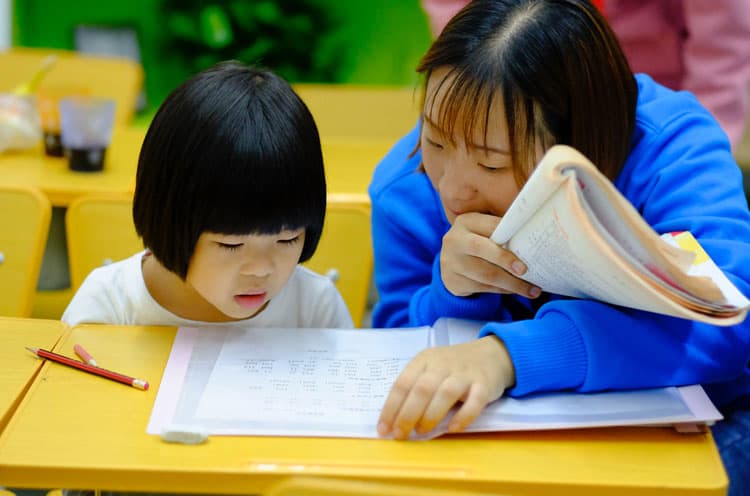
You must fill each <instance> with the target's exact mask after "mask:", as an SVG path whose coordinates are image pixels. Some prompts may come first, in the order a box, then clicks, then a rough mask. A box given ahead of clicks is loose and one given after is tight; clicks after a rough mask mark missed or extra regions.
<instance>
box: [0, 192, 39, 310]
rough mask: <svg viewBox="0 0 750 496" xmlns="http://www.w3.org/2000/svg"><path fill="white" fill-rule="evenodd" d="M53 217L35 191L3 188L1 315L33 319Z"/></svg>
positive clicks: (0, 204)
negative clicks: (34, 302)
mask: <svg viewBox="0 0 750 496" xmlns="http://www.w3.org/2000/svg"><path fill="white" fill-rule="evenodd" d="M51 215H52V207H51V206H50V203H49V200H47V198H46V197H45V196H44V195H43V194H42V193H41V192H40V191H39V190H37V189H36V188H33V187H30V186H17V187H16V186H0V294H1V295H2V298H0V315H4V316H10V317H29V316H30V315H31V308H32V304H33V300H34V294H35V292H36V285H37V281H38V279H39V270H40V269H41V267H42V258H43V256H44V246H45V243H46V242H47V233H48V231H49V223H50V217H51Z"/></svg>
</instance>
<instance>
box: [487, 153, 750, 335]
mask: <svg viewBox="0 0 750 496" xmlns="http://www.w3.org/2000/svg"><path fill="white" fill-rule="evenodd" d="M550 191H551V193H550ZM529 194H539V195H540V196H541V197H542V198H544V199H545V200H544V202H542V203H539V202H535V201H533V202H532V201H528V199H527V198H526V197H527V196H528V195H529ZM530 205H533V206H534V207H535V208H536V211H533V212H532V211H530V209H529V208H528V207H529V206H530ZM515 207H518V208H515ZM491 238H492V239H493V241H495V242H497V243H501V244H502V246H503V247H504V248H506V249H508V250H510V251H511V252H513V253H514V254H516V256H518V257H519V258H520V259H521V260H522V261H523V262H524V263H525V264H526V266H527V268H528V271H527V273H526V274H524V276H523V279H525V280H527V281H529V282H532V283H534V284H536V285H538V286H539V287H541V288H542V289H543V290H544V291H547V292H550V293H555V294H561V295H566V296H571V297H577V298H589V299H594V300H600V301H604V302H607V303H611V304H615V305H621V306H625V307H630V308H637V309H641V310H647V311H651V312H656V313H662V314H667V315H673V316H677V317H682V318H689V319H694V320H700V321H703V322H709V323H712V324H716V325H731V324H734V323H737V322H741V321H742V320H743V319H744V317H745V315H746V312H747V308H748V306H749V304H750V302H748V300H747V299H745V298H734V296H736V293H737V292H736V290H735V292H734V293H732V292H731V291H724V288H725V287H726V285H725V284H723V283H719V284H717V283H714V282H713V281H712V279H715V280H717V281H718V279H720V278H713V277H712V278H709V277H703V274H698V273H697V272H695V271H691V262H692V260H693V259H694V255H693V254H692V253H690V252H688V251H685V250H681V249H679V248H677V247H674V246H670V245H669V244H668V243H666V242H665V241H663V240H661V239H660V238H659V236H658V235H657V234H656V233H655V232H654V231H653V229H652V228H651V227H650V226H648V224H646V222H645V221H644V220H643V219H642V218H641V217H640V215H639V214H638V212H637V211H635V209H634V208H633V207H632V205H630V204H629V203H628V202H627V200H626V199H624V197H622V195H620V193H619V192H617V190H616V189H615V188H614V186H613V185H612V184H611V183H610V182H609V181H608V180H607V179H606V178H605V177H604V176H603V175H601V173H599V172H598V171H597V170H596V169H595V167H594V166H593V165H592V164H591V163H590V162H588V160H586V158H585V157H583V155H581V154H580V153H578V152H576V151H575V150H573V149H572V148H570V147H564V146H557V147H553V148H552V149H550V151H549V152H548V153H547V154H546V155H545V157H544V158H543V160H542V161H541V162H540V164H539V166H537V168H536V170H535V171H534V173H533V174H532V176H531V178H530V179H529V181H528V182H527V183H526V185H524V188H523V189H522V190H521V192H520V193H519V195H518V197H517V198H516V200H515V201H514V202H513V204H512V205H511V207H510V208H509V209H508V212H507V213H506V215H505V216H504V217H503V219H502V220H501V221H500V223H499V224H498V226H497V228H496V229H495V232H494V233H493V234H492V236H491ZM503 240H505V241H503ZM723 280H724V281H725V282H727V283H728V280H726V278H725V277H724V278H723ZM730 285H731V283H730ZM731 303H740V304H742V306H733V305H732V304H731Z"/></svg>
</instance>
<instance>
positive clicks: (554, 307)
mask: <svg viewBox="0 0 750 496" xmlns="http://www.w3.org/2000/svg"><path fill="white" fill-rule="evenodd" d="M418 72H420V73H422V74H424V75H425V77H426V86H425V98H424V109H423V114H422V119H421V121H420V123H419V125H418V126H417V127H416V129H414V130H413V131H412V132H411V133H410V134H409V135H407V136H406V137H405V138H403V139H402V140H401V141H400V142H399V143H398V144H397V145H396V146H395V147H394V148H393V149H392V150H391V152H389V154H388V155H387V156H386V157H385V158H384V160H383V161H382V162H381V163H380V164H379V165H378V168H377V169H376V171H375V174H374V177H373V180H372V183H371V185H370V190H369V191H370V195H371V198H372V223H373V227H372V229H373V239H374V249H375V267H376V269H375V279H376V283H377V289H378V292H379V297H380V300H379V302H378V304H377V306H376V307H375V309H374V314H373V322H374V325H375V326H377V327H397V326H414V325H425V324H432V323H433V322H434V321H435V320H436V319H437V318H439V317H459V318H467V319H475V320H481V321H489V323H487V324H486V325H485V326H484V327H483V329H482V331H481V333H480V336H479V338H478V339H477V340H475V341H473V342H470V343H466V344H461V345H454V346H447V347H443V348H433V349H429V350H427V351H425V352H423V353H421V354H420V355H418V356H417V357H416V358H415V359H414V360H413V361H412V362H411V363H410V364H409V365H408V366H407V367H406V368H405V369H404V371H403V373H402V374H401V376H400V377H399V379H398V380H397V382H396V384H395V385H394V386H393V388H392V390H391V392H390V394H389V396H388V398H387V399H386V402H385V405H384V407H383V410H382V413H381V417H380V422H379V426H378V429H379V432H380V433H381V435H384V436H385V435H391V436H394V437H395V438H398V439H402V438H406V437H407V436H408V435H409V434H410V433H411V432H412V430H413V429H415V430H416V431H417V432H419V433H422V432H426V431H429V430H430V429H432V428H433V427H434V426H435V425H436V424H437V423H438V422H439V421H441V420H442V419H443V418H444V417H445V416H446V415H448V412H449V409H450V408H451V407H453V406H454V405H456V404H459V403H462V404H461V405H460V408H459V409H458V411H457V413H456V414H455V415H454V416H453V417H452V418H451V420H450V423H449V428H450V430H452V431H460V430H462V429H464V428H465V427H466V426H467V425H469V424H470V423H471V422H472V421H473V420H474V419H475V418H476V416H477V415H478V414H479V413H480V412H481V411H482V409H483V408H484V406H485V405H486V404H487V403H488V402H490V401H493V400H495V399H497V398H498V397H500V396H501V395H503V394H504V393H506V392H507V393H508V394H509V395H511V396H524V395H528V394H531V393H539V392H544V391H555V390H574V391H580V392H589V391H603V390H608V389H629V388H648V387H660V386H671V385H683V384H695V383H697V384H703V385H704V386H705V388H706V390H707V391H708V393H709V395H710V396H711V398H712V400H713V401H714V402H715V403H716V404H717V405H719V406H720V407H724V413H725V415H726V416H727V421H725V422H723V423H721V424H719V426H718V427H717V428H716V429H715V431H714V432H715V434H716V435H717V439H718V440H719V443H721V442H722V438H723V435H722V434H721V432H722V429H723V428H724V426H732V412H733V411H734V410H735V409H737V408H738V405H742V404H743V403H744V402H747V400H748V399H750V373H749V371H748V368H747V365H748V360H749V359H750V322H745V323H743V324H741V325H736V326H734V327H729V328H718V327H714V326H711V325H706V324H701V323H697V322H692V321H689V320H684V319H678V318H674V317H668V316H664V315H657V314H653V313H649V312H644V311H639V310H633V309H629V308H622V307H617V306H613V305H608V304H605V303H601V302H598V301H592V300H581V299H570V298H564V297H560V296H557V295H550V294H544V293H541V291H540V289H541V288H537V287H534V286H532V285H530V284H528V283H526V282H524V281H523V280H521V279H520V278H519V277H518V276H521V275H523V273H524V271H525V270H526V268H525V267H524V265H523V263H522V262H521V261H520V260H519V259H517V258H516V257H515V256H514V255H513V254H512V253H510V252H508V251H506V250H504V249H502V248H501V247H500V246H498V245H496V244H495V243H493V242H492V241H491V240H490V239H489V236H490V235H491V233H492V231H493V230H494V228H495V226H496V225H497V223H498V221H499V220H500V218H501V217H502V216H503V215H504V213H505V212H506V210H507V209H508V207H509V205H510V204H511V203H512V201H513V199H514V198H515V196H516V195H517V193H518V191H519V190H520V188H521V186H522V185H523V183H524V181H525V180H526V179H527V178H528V176H529V174H530V173H531V171H532V169H533V167H534V165H535V164H536V163H537V161H538V160H539V159H540V158H541V157H542V155H543V154H544V152H545V151H546V150H547V149H548V148H550V147H551V146H552V145H554V144H558V143H559V144H566V145H570V146H572V147H574V148H576V149H578V150H579V151H581V152H582V153H583V154H584V155H586V156H587V157H588V158H589V159H591V160H592V162H593V163H595V164H597V165H598V167H599V168H600V170H601V171H602V172H603V173H604V174H606V175H607V176H608V177H609V178H610V179H611V180H612V181H613V182H614V184H615V185H616V187H617V188H618V189H619V190H620V192H621V193H622V194H623V195H624V196H625V197H627V198H628V199H629V200H630V202H631V203H632V204H633V205H634V206H635V207H636V208H637V209H638V211H639V212H640V213H641V215H642V216H643V217H644V218H645V219H646V221H647V222H649V224H650V225H651V226H652V227H653V228H654V229H655V230H656V231H657V232H658V233H664V232H669V231H681V230H686V231H690V232H692V234H693V235H694V236H695V237H696V238H697V239H698V240H699V242H700V243H701V244H702V245H703V247H704V248H705V249H706V251H707V252H708V253H709V255H710V256H711V257H712V258H713V260H714V261H715V262H716V263H717V264H718V266H719V267H721V269H722V270H723V271H724V272H725V273H726V275H727V276H728V277H729V278H730V279H731V280H732V282H733V283H734V284H735V285H736V286H737V287H738V288H739V289H740V291H742V292H743V293H744V294H750V214H749V213H748V208H747V202H746V200H745V196H744V194H743V191H742V180H741V174H740V171H739V169H738V167H737V164H736V163H735V161H734V160H733V158H732V155H731V152H730V146H729V141H728V139H727V136H726V134H725V133H724V132H723V131H722V130H721V128H720V127H719V125H718V124H717V122H716V121H715V120H714V119H713V118H712V116H711V114H710V113H709V112H707V111H706V110H705V109H704V108H703V107H701V106H700V105H699V104H698V102H697V100H696V99H695V98H694V97H693V96H692V95H690V94H688V93H684V92H679V93H678V92H673V91H671V90H668V89H666V88H664V87H662V86H659V85H658V84H656V83H654V81H653V80H651V79H650V78H649V77H647V76H645V75H637V76H635V77H634V76H633V74H632V73H631V71H630V69H629V67H628V64H627V62H626V60H625V57H624V56H623V53H622V51H621V49H620V47H619V45H618V43H617V40H616V38H615V36H614V34H613V33H612V31H611V30H610V28H609V26H608V25H607V23H606V22H605V20H604V19H603V18H602V16H601V14H600V13H599V12H598V11H597V9H596V8H595V7H594V6H593V5H591V4H590V2H588V1H587V0H475V1H474V2H472V3H470V4H469V5H467V6H466V7H465V8H464V9H463V10H462V11H460V12H459V13H458V14H457V15H456V17H454V18H453V19H452V20H451V21H450V22H449V24H448V25H447V26H446V28H445V30H444V31H443V32H442V34H441V35H440V36H439V37H438V38H437V40H436V41H435V42H434V43H433V45H432V46H431V48H430V49H429V51H428V52H427V54H426V55H425V56H424V58H423V59H422V61H421V63H420V65H419V67H418ZM745 404H747V403H745ZM740 411H741V413H740V415H742V416H745V418H746V419H748V420H750V415H748V413H747V412H746V411H742V410H740ZM748 425H750V422H749V423H748ZM739 437H740V438H742V439H746V438H747V436H746V434H745V432H742V433H741V434H739ZM745 442H747V441H745ZM733 449H737V450H742V449H743V448H742V447H740V446H739V445H738V446H734V447H732V446H728V447H727V451H726V452H725V453H724V454H725V455H727V454H728V455H730V456H728V457H725V463H727V467H728V469H729V472H730V474H731V473H732V467H731V463H732V462H731V461H730V462H727V461H726V460H727V459H730V458H732V455H733V454H732V453H731V450H733ZM743 456H745V455H743ZM737 460H741V458H737Z"/></svg>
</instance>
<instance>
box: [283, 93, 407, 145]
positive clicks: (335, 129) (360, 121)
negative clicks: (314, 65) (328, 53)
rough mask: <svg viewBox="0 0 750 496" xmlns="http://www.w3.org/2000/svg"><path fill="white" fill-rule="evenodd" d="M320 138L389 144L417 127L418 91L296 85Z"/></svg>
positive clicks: (324, 139)
mask: <svg viewBox="0 0 750 496" xmlns="http://www.w3.org/2000/svg"><path fill="white" fill-rule="evenodd" d="M294 90H295V91H296V92H297V94H298V95H299V96H300V98H302V100H303V101H304V102H305V103H306V104H307V106H308V108H309V109H310V112H311V113H312V115H313V117H315V123H316V124H317V126H318V130H319V132H320V136H321V139H322V140H323V141H326V140H328V139H331V138H336V139H339V138H349V139H357V140H387V141H388V142H390V143H391V144H393V143H395V142H396V140H397V139H399V138H401V137H402V136H403V135H404V134H406V133H407V132H409V131H410V130H411V129H413V128H414V126H415V125H416V124H417V118H418V117H419V113H420V106H419V103H420V98H421V96H420V95H421V93H420V90H419V89H418V88H412V87H400V86H361V85H353V84H309V83H305V84H295V85H294Z"/></svg>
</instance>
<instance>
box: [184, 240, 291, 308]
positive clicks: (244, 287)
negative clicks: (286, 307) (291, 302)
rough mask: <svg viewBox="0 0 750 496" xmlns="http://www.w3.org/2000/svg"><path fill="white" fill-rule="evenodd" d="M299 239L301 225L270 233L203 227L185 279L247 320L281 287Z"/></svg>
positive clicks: (215, 303)
mask: <svg viewBox="0 0 750 496" xmlns="http://www.w3.org/2000/svg"><path fill="white" fill-rule="evenodd" d="M304 244H305V230H304V229H303V228H300V229H296V230H288V231H281V232H280V233H278V234H273V235H259V234H247V235H228V234H218V233H212V232H204V233H203V234H201V236H200V238H198V242H197V243H196V245H195V251H194V252H193V257H192V258H191V259H190V265H189V267H188V273H187V277H186V278H185V281H186V282H187V283H188V284H190V285H191V286H192V287H193V288H194V289H195V291H197V292H198V294H200V295H201V296H202V297H203V298H204V299H205V300H206V301H207V302H209V303H210V304H211V305H213V306H214V307H215V308H216V309H217V310H219V312H221V313H222V314H224V315H226V316H227V317H229V318H230V319H234V320H241V319H247V318H249V317H252V316H253V315H255V314H257V313H258V312H260V311H261V310H262V309H263V308H265V305H266V304H267V303H268V302H269V301H270V300H271V298H273V297H274V296H276V295H277V294H278V293H279V291H281V288H283V287H284V284H286V282H287V281H288V280H289V277H290V276H291V275H292V272H293V271H294V268H295V267H296V266H297V263H298V262H299V258H300V255H301V254H302V248H303V246H304Z"/></svg>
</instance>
